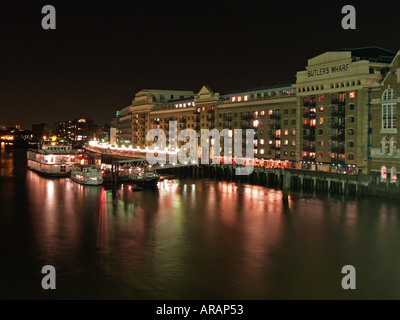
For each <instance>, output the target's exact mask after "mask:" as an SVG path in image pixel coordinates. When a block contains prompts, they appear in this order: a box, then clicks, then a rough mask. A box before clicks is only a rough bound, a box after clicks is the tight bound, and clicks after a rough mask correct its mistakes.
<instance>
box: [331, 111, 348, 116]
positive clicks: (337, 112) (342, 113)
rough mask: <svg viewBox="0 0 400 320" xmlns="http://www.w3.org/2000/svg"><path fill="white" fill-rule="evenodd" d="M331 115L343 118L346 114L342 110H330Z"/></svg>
mask: <svg viewBox="0 0 400 320" xmlns="http://www.w3.org/2000/svg"><path fill="white" fill-rule="evenodd" d="M331 116H332V117H341V118H344V117H345V116H346V113H345V112H344V111H332V112H331Z"/></svg>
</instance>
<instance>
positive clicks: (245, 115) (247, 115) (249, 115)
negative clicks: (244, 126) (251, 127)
mask: <svg viewBox="0 0 400 320" xmlns="http://www.w3.org/2000/svg"><path fill="white" fill-rule="evenodd" d="M240 118H241V119H242V120H251V119H253V115H252V114H244V115H242V116H240Z"/></svg>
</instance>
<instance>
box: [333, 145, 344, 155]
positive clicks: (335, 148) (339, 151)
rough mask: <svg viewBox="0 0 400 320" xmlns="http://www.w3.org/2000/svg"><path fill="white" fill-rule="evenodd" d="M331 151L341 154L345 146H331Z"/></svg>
mask: <svg viewBox="0 0 400 320" xmlns="http://www.w3.org/2000/svg"><path fill="white" fill-rule="evenodd" d="M331 152H332V153H339V154H343V153H345V148H344V146H343V147H331Z"/></svg>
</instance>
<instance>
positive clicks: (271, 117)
mask: <svg viewBox="0 0 400 320" xmlns="http://www.w3.org/2000/svg"><path fill="white" fill-rule="evenodd" d="M281 117H282V116H281V115H280V114H271V115H270V116H269V118H270V119H271V120H279V119H281Z"/></svg>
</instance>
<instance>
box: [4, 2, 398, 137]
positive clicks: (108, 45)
mask: <svg viewBox="0 0 400 320" xmlns="http://www.w3.org/2000/svg"><path fill="white" fill-rule="evenodd" d="M46 4H51V5H54V6H55V8H56V10H57V16H56V17H57V29H56V30H43V29H42V27H41V20H42V17H43V16H44V15H43V14H42V13H41V9H42V7H43V6H44V5H46ZM346 4H352V5H354V6H355V7H356V9H357V30H355V31H354V30H353V31H345V30H343V29H342V28H341V20H342V18H343V15H342V14H341V8H342V7H343V6H344V5H346ZM399 9H400V2H399V1H396V2H395V1H391V2H388V1H375V2H374V5H373V6H372V5H369V4H367V2H366V1H356V2H354V1H351V2H347V1H346V2H345V1H296V2H292V1H273V2H272V1H257V2H250V1H218V0H215V1H189V0H188V1H166V0H165V1H159V2H151V1H146V2H143V3H142V4H139V2H138V1H133V0H132V1H82V0H81V1H73V0H70V1H53V0H48V1H46V2H44V1H36V0H32V1H26V2H25V1H24V2H22V1H20V0H14V1H8V4H5V3H4V1H2V2H1V4H0V15H1V20H0V23H1V29H0V30H1V44H2V46H1V53H0V57H1V60H0V61H1V78H0V81H1V84H0V88H1V90H0V93H1V114H0V124H6V125H8V126H11V125H15V124H21V125H22V126H23V128H26V129H30V128H31V126H32V124H33V123H40V122H47V123H52V122H55V121H64V120H68V119H75V118H80V117H88V118H93V119H94V120H95V122H96V123H97V124H104V123H107V122H109V121H110V120H111V118H112V116H113V114H114V111H115V110H116V109H118V108H122V107H125V106H128V105H129V104H130V103H131V100H132V99H133V97H134V94H135V93H136V92H138V91H140V90H141V89H144V88H147V89H182V90H194V91H198V90H200V88H201V87H202V85H204V84H208V85H209V86H210V87H211V88H212V89H213V90H214V91H217V92H226V91H233V90H241V89H249V88H253V87H260V86H267V85H274V84H279V83H293V82H295V73H296V71H299V70H302V69H304V67H305V65H306V63H307V60H308V59H309V58H312V57H313V56H316V55H319V54H321V53H323V52H325V51H329V50H335V49H338V48H356V47H364V46H380V47H383V48H386V49H389V50H393V51H397V50H399V49H400V40H399V39H400V38H399V37H398V35H399V34H400V23H399V22H398V14H399Z"/></svg>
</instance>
